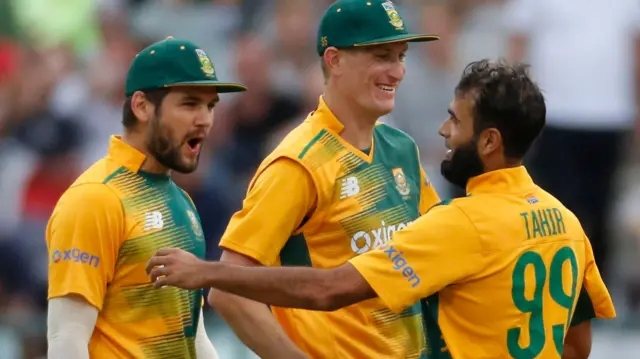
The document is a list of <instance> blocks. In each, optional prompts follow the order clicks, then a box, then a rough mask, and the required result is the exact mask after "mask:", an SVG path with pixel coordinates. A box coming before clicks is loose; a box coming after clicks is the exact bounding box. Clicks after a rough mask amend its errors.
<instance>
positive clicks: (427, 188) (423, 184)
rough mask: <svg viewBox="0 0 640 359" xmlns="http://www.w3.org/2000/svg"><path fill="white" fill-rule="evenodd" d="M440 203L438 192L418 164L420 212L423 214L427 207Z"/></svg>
mask: <svg viewBox="0 0 640 359" xmlns="http://www.w3.org/2000/svg"><path fill="white" fill-rule="evenodd" d="M438 203H440V197H439V196H438V192H436V189H435V188H434V187H433V184H432V183H431V180H430V179H429V177H428V176H427V174H426V172H425V171H424V169H423V168H422V166H420V214H425V213H427V211H428V210H429V208H431V207H433V206H435V205H436V204H438Z"/></svg>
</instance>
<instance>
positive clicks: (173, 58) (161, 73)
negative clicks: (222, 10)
mask: <svg viewBox="0 0 640 359" xmlns="http://www.w3.org/2000/svg"><path fill="white" fill-rule="evenodd" d="M174 86H210V87H215V88H216V89H217V90H218V92H219V93H225V92H242V91H246V90H247V87H246V86H244V85H241V84H236V83H230V82H221V81H219V80H218V77H217V76H216V70H215V68H214V67H213V63H212V62H211V59H209V56H208V55H207V54H206V53H205V52H204V51H203V50H202V49H201V48H199V47H198V46H196V45H195V44H193V43H191V42H189V41H185V40H179V39H176V38H173V37H172V36H169V37H167V38H166V39H165V40H162V41H159V42H156V43H155V44H152V45H150V46H149V47H147V48H146V49H144V50H142V51H140V53H139V54H138V55H136V57H135V59H133V62H132V63H131V67H130V68H129V72H128V74H127V82H126V85H125V94H126V96H131V95H133V93H134V92H136V91H146V90H154V89H159V88H164V87H174Z"/></svg>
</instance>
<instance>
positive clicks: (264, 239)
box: [220, 157, 317, 266]
mask: <svg viewBox="0 0 640 359" xmlns="http://www.w3.org/2000/svg"><path fill="white" fill-rule="evenodd" d="M256 176H257V178H256V179H255V180H254V181H253V185H252V186H251V188H250V189H249V191H248V194H247V197H246V198H245V200H244V202H243V204H242V209H241V210H240V211H238V212H236V213H235V214H234V215H233V217H232V218H231V220H230V222H229V225H228V226H227V230H226V231H225V233H224V235H223V236H222V239H221V240H220V247H222V248H225V249H230V250H232V251H234V252H238V253H240V254H243V255H246V256H248V257H251V258H253V259H255V260H257V261H258V262H260V263H261V264H263V265H265V266H270V265H275V264H276V263H277V260H278V257H279V255H280V251H281V250H282V248H283V247H284V245H285V244H286V243H287V241H288V240H289V237H291V235H292V234H293V233H295V231H296V230H297V229H298V228H299V227H300V225H301V224H302V223H303V222H304V220H305V217H306V216H307V215H308V214H309V213H310V212H311V211H312V209H313V208H314V206H315V203H316V193H317V192H316V187H315V184H314V182H313V179H312V177H311V175H310V174H309V172H308V171H307V170H306V169H305V168H304V167H303V166H302V165H301V164H299V163H298V162H296V161H294V160H292V159H289V158H285V157H281V158H279V159H277V160H275V161H274V162H272V163H271V164H270V165H269V166H267V168H265V169H264V170H263V171H262V172H260V173H258V174H256Z"/></svg>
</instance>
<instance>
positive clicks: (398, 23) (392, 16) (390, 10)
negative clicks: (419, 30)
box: [382, 1, 404, 30]
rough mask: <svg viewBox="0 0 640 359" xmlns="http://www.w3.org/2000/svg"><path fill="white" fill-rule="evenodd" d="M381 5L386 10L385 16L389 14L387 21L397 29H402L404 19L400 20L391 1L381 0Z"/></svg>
mask: <svg viewBox="0 0 640 359" xmlns="http://www.w3.org/2000/svg"><path fill="white" fill-rule="evenodd" d="M382 7H383V8H384V10H385V11H386V12H387V16H389V20H390V21H389V23H390V24H391V25H393V27H395V28H396V29H398V30H404V21H402V18H401V17H400V14H398V11H397V10H396V8H395V6H393V3H392V2H391V1H387V2H383V3H382Z"/></svg>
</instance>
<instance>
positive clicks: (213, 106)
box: [207, 102, 216, 111]
mask: <svg viewBox="0 0 640 359" xmlns="http://www.w3.org/2000/svg"><path fill="white" fill-rule="evenodd" d="M215 107H216V103H215V102H212V103H210V104H208V105H207V108H208V109H209V111H211V110H213V109H214V108H215Z"/></svg>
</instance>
